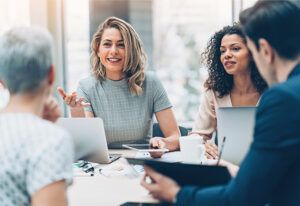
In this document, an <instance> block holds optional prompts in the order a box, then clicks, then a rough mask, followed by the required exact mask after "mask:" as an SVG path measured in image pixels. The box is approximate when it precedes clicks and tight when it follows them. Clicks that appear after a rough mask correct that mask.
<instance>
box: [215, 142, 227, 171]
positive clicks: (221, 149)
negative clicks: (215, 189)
mask: <svg viewBox="0 0 300 206" xmlns="http://www.w3.org/2000/svg"><path fill="white" fill-rule="evenodd" d="M225 141H226V137H225V136H224V137H223V141H222V144H221V148H220V153H219V158H218V161H217V165H219V163H220V160H221V156H222V153H223V149H224V144H225Z"/></svg>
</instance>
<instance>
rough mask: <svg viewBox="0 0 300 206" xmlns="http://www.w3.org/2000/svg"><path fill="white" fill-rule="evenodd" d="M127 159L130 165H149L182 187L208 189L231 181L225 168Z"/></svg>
mask: <svg viewBox="0 0 300 206" xmlns="http://www.w3.org/2000/svg"><path fill="white" fill-rule="evenodd" d="M126 159H127V161H128V162H129V163H130V164H134V165H147V166H149V167H151V168H153V169H154V170H156V171H157V172H159V173H161V174H163V175H166V176H168V177H171V178H172V179H173V180H175V181H176V182H177V183H178V184H179V185H180V186H184V185H196V186H199V187H208V186H214V185H224V184H227V183H228V182H229V181H230V180H231V175H230V174H229V171H228V169H227V168H226V167H223V166H214V165H197V164H185V163H170V162H163V161H159V160H155V159H139V158H126Z"/></svg>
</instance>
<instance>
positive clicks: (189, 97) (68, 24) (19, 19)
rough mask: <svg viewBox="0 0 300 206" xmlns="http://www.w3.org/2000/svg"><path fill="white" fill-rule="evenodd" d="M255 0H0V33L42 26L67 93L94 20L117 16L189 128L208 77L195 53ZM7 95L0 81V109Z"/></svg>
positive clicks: (86, 51)
mask: <svg viewBox="0 0 300 206" xmlns="http://www.w3.org/2000/svg"><path fill="white" fill-rule="evenodd" d="M255 1H256V0H0V33H2V32H4V31H5V30H7V29H9V28H11V27H13V26H24V25H37V26H41V27H45V28H47V29H48V30H49V31H50V32H51V33H52V35H53V37H54V40H55V54H54V55H55V64H56V69H57V80H56V85H60V86H62V87H64V88H65V89H66V90H67V91H69V92H70V91H73V90H76V87H77V83H78V81H79V80H80V79H81V78H83V77H86V76H88V75H89V72H90V63H89V55H90V42H91V38H92V35H93V33H94V32H95V31H96V29H97V27H98V26H99V24H100V23H101V22H102V21H103V20H104V19H105V18H106V17H108V16H116V17H119V18H122V19H124V20H125V21H127V22H129V23H131V24H132V25H133V27H134V28H135V29H136V31H137V32H138V33H139V35H140V37H141V39H142V41H143V44H144V48H145V50H146V53H147V55H148V67H147V70H153V71H155V72H156V74H157V76H158V77H159V78H160V80H161V81H162V83H163V85H164V87H165V89H166V90H167V93H168V95H169V98H170V100H171V102H172V104H173V105H174V111H175V115H176V118H177V121H178V122H179V124H181V125H184V126H187V127H190V126H191V125H192V122H193V120H194V117H195V115H196V113H197V110H198V106H199V102H200V98H201V88H202V85H203V82H204V80H205V78H206V76H207V72H206V70H205V68H204V67H203V66H202V65H201V63H200V53H201V52H203V49H204V48H205V46H206V44H207V42H208V39H209V37H210V36H211V35H212V34H213V33H214V32H215V31H217V30H219V29H221V28H222V27H223V26H225V25H229V24H232V23H233V22H236V21H237V20H238V13H239V12H240V11H241V10H243V9H245V8H247V7H249V6H252V5H253V4H254V3H255ZM0 69H1V68H0ZM54 93H56V92H54ZM55 95H56V96H57V94H55ZM8 98H9V94H8V93H7V91H5V90H4V89H3V88H2V87H1V85H0V108H1V107H3V106H4V105H5V104H6V102H7V100H8ZM61 105H62V107H64V106H63V104H62V102H61ZM64 115H65V116H67V115H68V111H67V109H66V108H65V107H64Z"/></svg>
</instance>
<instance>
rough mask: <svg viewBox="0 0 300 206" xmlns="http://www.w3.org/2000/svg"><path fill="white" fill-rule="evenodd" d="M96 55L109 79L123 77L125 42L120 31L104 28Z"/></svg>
mask: <svg viewBox="0 0 300 206" xmlns="http://www.w3.org/2000/svg"><path fill="white" fill-rule="evenodd" d="M98 57H99V58H100V61H101V63H102V64H103V66H104V67H105V70H106V76H107V77H108V78H109V79H113V80H118V79H121V78H123V76H124V72H123V68H124V62H125V44H124V41H123V38H122V35H121V33H120V31H119V30H118V29H116V28H107V29H105V30H104V32H103V35H102V38H101V42H100V45H99V48H98Z"/></svg>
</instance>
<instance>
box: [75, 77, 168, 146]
mask: <svg viewBox="0 0 300 206" xmlns="http://www.w3.org/2000/svg"><path fill="white" fill-rule="evenodd" d="M77 93H78V96H79V97H84V98H85V99H86V101H88V102H89V103H91V106H90V107H86V110H87V111H91V112H93V113H94V116H95V117H101V118H102V119H103V122H104V128H105V133H106V138H107V142H108V144H109V147H110V148H113V147H121V146H122V144H124V143H133V142H142V141H143V140H145V139H146V138H147V137H149V136H151V135H152V130H151V127H152V118H153V114H154V113H155V112H158V111H161V110H164V109H167V108H170V107H171V106H172V105H171V103H170V101H169V99H168V96H167V93H166V91H165V89H164V88H163V86H162V84H161V82H160V81H159V80H158V79H157V77H156V76H155V75H154V74H153V73H149V72H148V73H147V74H146V78H145V82H144V85H143V94H142V95H141V96H136V95H133V94H131V92H130V90H129V87H128V84H127V79H122V80H120V81H112V80H109V79H106V80H104V81H102V82H101V81H100V80H97V79H96V78H95V77H94V76H90V77H88V78H86V79H83V80H81V81H80V82H79V87H78V89H77Z"/></svg>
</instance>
